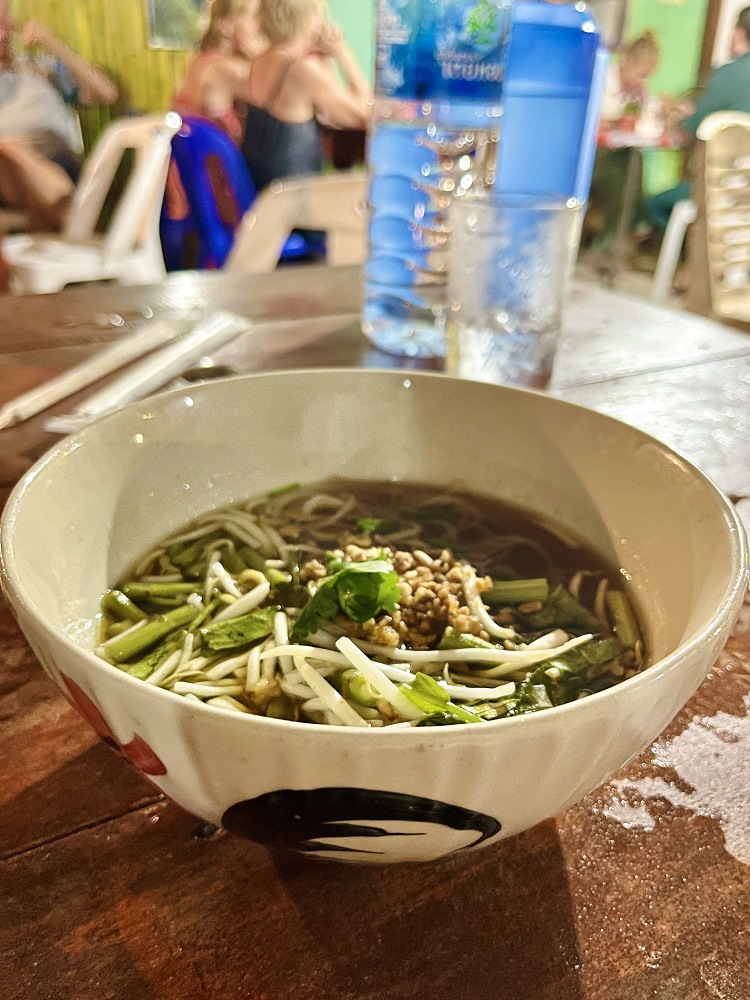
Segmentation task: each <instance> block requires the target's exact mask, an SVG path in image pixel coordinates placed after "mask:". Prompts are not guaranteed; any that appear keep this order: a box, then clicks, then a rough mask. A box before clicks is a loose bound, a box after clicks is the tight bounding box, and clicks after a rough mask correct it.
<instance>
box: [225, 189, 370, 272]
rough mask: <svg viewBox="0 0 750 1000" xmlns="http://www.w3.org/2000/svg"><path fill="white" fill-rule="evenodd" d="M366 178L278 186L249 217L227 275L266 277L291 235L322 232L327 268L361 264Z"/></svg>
mask: <svg viewBox="0 0 750 1000" xmlns="http://www.w3.org/2000/svg"><path fill="white" fill-rule="evenodd" d="M366 201H367V178H366V176H365V175H364V174H361V173H349V172H341V173H336V174H324V175H320V176H319V175H312V176H308V177H295V178H293V179H290V180H285V181H274V182H273V183H272V184H270V185H269V186H268V187H267V188H266V189H265V190H264V191H262V192H261V193H260V195H258V198H257V199H256V200H255V201H254V202H253V205H252V207H251V208H250V209H249V210H248V211H247V212H246V213H245V215H244V217H243V219H242V221H241V223H240V225H239V228H238V230H237V235H236V237H235V241H234V246H233V247H232V252H231V253H230V255H229V257H228V258H227V261H226V264H225V265H224V270H225V271H239V272H244V273H245V274H267V273H268V272H269V271H273V270H274V268H275V267H276V265H277V264H278V262H279V258H280V256H281V250H282V247H283V246H284V242H285V240H286V238H287V237H288V236H289V234H290V233H291V231H292V230H293V229H313V230H322V231H323V232H325V234H326V261H327V263H329V264H361V263H362V262H363V261H364V259H365V253H366V246H367V207H366Z"/></svg>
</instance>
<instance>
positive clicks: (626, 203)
mask: <svg viewBox="0 0 750 1000" xmlns="http://www.w3.org/2000/svg"><path fill="white" fill-rule="evenodd" d="M597 147H598V148H599V149H601V150H607V151H609V152H623V153H625V152H627V157H628V162H627V169H626V171H625V180H624V183H623V187H622V198H621V204H620V213H619V215H618V218H617V228H616V230H615V234H614V237H613V240H612V245H611V247H610V248H609V250H608V251H607V254H606V269H605V272H604V273H605V277H606V280H607V283H608V284H609V286H610V287H612V285H613V284H614V282H615V279H616V278H617V276H618V275H619V274H620V272H621V271H622V268H623V266H624V264H625V258H626V257H627V255H628V251H629V249H630V243H631V237H632V234H633V226H634V224H635V219H636V214H637V212H638V204H639V202H640V200H641V197H642V185H643V154H644V153H649V152H654V151H658V150H662V151H663V150H670V151H672V152H675V151H678V150H680V149H681V148H682V144H681V142H680V140H679V139H678V137H677V136H675V135H672V134H669V133H665V134H664V135H662V136H660V137H659V138H656V139H653V138H643V137H641V136H638V135H637V134H636V132H635V131H634V130H633V129H618V128H617V127H613V128H603V129H600V131H599V135H598V136H597Z"/></svg>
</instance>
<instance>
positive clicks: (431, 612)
mask: <svg viewBox="0 0 750 1000" xmlns="http://www.w3.org/2000/svg"><path fill="white" fill-rule="evenodd" d="M367 541H369V539H368V538H367V537H363V536H356V541H355V540H352V541H347V543H346V544H344V546H343V547H342V548H339V549H334V550H333V551H332V553H331V554H332V555H333V556H334V557H336V558H338V559H344V560H347V561H348V562H363V561H364V560H366V559H385V560H386V561H387V562H389V563H391V565H392V566H393V568H394V570H395V571H396V573H397V574H398V579H399V589H400V591H401V600H400V601H399V606H398V608H397V609H396V610H395V611H394V612H393V613H392V614H386V613H384V614H382V615H378V617H377V618H371V619H369V620H368V621H366V622H363V623H362V624H356V623H355V622H352V621H350V620H349V619H348V618H345V617H344V616H339V617H338V618H336V619H335V623H336V625H338V626H340V627H341V628H342V629H343V630H345V631H346V633H347V635H350V636H352V637H353V638H355V639H364V640H366V641H367V642H374V643H377V644H378V645H380V646H391V647H394V648H395V647H397V646H405V647H407V648H411V649H432V648H434V647H435V646H436V645H437V644H438V643H439V642H440V639H441V637H442V635H443V632H444V631H445V629H446V628H447V627H448V626H449V625H450V626H451V627H452V628H454V629H456V631H458V632H465V633H469V634H470V635H476V636H479V637H480V638H482V639H489V635H488V634H487V632H486V631H485V630H484V629H483V628H482V626H481V624H480V622H479V620H478V619H477V618H476V617H475V616H474V615H472V614H471V612H470V611H469V609H468V607H466V604H465V603H464V601H465V597H464V591H463V585H462V579H461V568H462V567H465V566H466V564H465V563H462V562H461V561H460V560H458V559H455V558H454V557H453V555H452V553H451V552H450V550H449V549H443V551H442V552H441V553H440V554H439V555H438V556H436V557H434V558H433V557H432V556H430V555H428V553H426V552H423V551H422V550H421V549H415V550H414V551H413V552H409V551H402V550H400V549H399V550H395V551H394V550H393V549H391V548H388V547H385V548H382V547H380V548H375V547H372V546H365V545H363V544H360V543H363V542H365V543H366V542H367ZM325 575H326V567H325V566H324V565H323V564H322V563H321V562H320V561H319V560H317V559H311V560H309V561H308V562H306V563H304V564H303V565H302V566H301V567H300V582H302V583H304V584H307V583H310V582H314V581H316V580H321V579H322V578H323V577H324V576H325ZM477 583H478V589H479V592H480V593H483V592H484V591H486V590H490V589H491V587H492V581H491V579H490V578H489V577H480V578H479V579H478V581H477Z"/></svg>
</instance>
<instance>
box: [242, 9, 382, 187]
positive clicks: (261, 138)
mask: <svg viewBox="0 0 750 1000" xmlns="http://www.w3.org/2000/svg"><path fill="white" fill-rule="evenodd" d="M259 23H260V28H261V31H262V32H263V34H264V35H265V36H266V38H267V39H268V42H269V48H268V49H267V50H266V52H264V53H263V54H262V55H261V56H259V57H258V58H257V59H256V60H255V61H254V62H253V64H252V66H251V67H250V71H249V72H248V74H247V77H246V79H245V80H244V82H243V83H242V85H241V86H240V87H239V88H238V90H237V92H236V97H237V98H239V99H240V100H241V101H243V102H244V104H245V105H246V107H247V115H246V119H245V134H244V138H243V143H242V151H243V154H244V156H245V160H246V162H247V165H248V167H249V168H250V174H251V176H252V178H253V180H254V182H255V184H256V187H257V188H258V190H262V189H263V188H264V187H266V186H267V185H268V184H270V183H271V181H273V180H276V179H281V178H284V177H294V176H299V175H301V174H311V173H318V172H319V171H320V170H321V169H322V153H321V145H320V130H319V124H324V125H328V126H330V127H332V128H354V129H357V128H359V129H361V128H364V127H365V123H366V121H367V118H368V116H369V110H370V107H369V102H370V97H371V94H370V85H369V83H368V82H367V79H366V77H365V75H364V73H363V72H362V70H361V69H360V67H359V66H358V64H357V61H356V59H355V58H354V55H353V53H352V52H351V50H350V48H349V46H348V45H347V44H346V42H345V41H344V38H343V35H342V33H341V29H340V28H339V27H338V26H337V25H335V24H331V23H326V20H325V6H324V4H323V3H322V0H260V7H259ZM335 69H337V70H339V71H340V72H341V76H342V78H343V82H342V81H341V80H340V79H339V77H338V74H337V72H334V70H335Z"/></svg>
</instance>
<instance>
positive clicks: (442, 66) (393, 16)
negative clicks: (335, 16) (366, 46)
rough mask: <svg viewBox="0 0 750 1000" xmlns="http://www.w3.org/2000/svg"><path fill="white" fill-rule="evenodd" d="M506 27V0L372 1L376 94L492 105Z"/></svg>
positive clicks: (500, 77)
mask: <svg viewBox="0 0 750 1000" xmlns="http://www.w3.org/2000/svg"><path fill="white" fill-rule="evenodd" d="M509 26H510V4H509V0H378V26H377V64H376V84H375V89H376V92H377V94H378V96H380V97H394V98H398V99H401V100H420V101H432V100H443V101H444V100H451V99H455V100H460V101H476V102H485V103H488V104H495V103H497V102H498V101H499V99H500V87H501V84H502V80H503V72H504V67H505V54H506V49H507V41H508V31H509Z"/></svg>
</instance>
